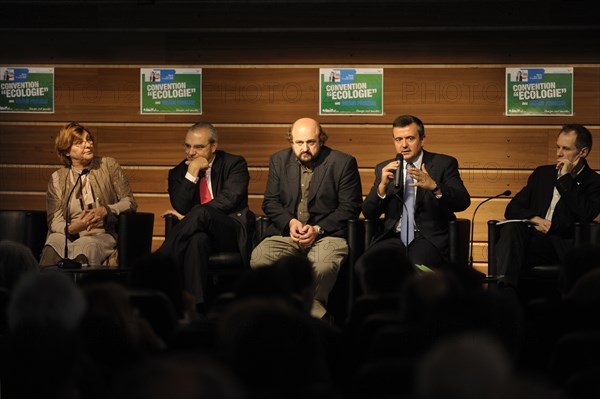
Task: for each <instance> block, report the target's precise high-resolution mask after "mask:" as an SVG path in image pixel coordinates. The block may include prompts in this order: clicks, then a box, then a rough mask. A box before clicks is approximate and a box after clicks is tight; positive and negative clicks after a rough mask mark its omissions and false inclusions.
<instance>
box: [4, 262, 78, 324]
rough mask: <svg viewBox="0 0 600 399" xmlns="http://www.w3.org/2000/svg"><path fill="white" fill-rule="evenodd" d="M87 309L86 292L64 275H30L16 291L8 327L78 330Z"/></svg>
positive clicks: (24, 278)
mask: <svg viewBox="0 0 600 399" xmlns="http://www.w3.org/2000/svg"><path fill="white" fill-rule="evenodd" d="M85 308H86V303H85V297H84V295H83V293H82V292H81V290H80V289H79V287H77V286H76V285H75V283H74V282H73V280H72V279H70V278H69V277H68V276H67V275H65V274H64V273H61V272H55V271H46V272H41V273H29V274H27V275H25V276H23V277H22V278H21V280H20V281H19V282H18V283H17V285H16V286H15V288H14V291H13V293H12V299H11V301H10V303H9V305H8V325H9V328H10V330H11V331H12V332H15V331H18V330H19V329H27V328H39V329H57V330H60V331H74V330H76V329H77V328H78V327H79V324H80V322H81V319H82V317H83V315H84V312H85Z"/></svg>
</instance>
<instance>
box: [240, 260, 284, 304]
mask: <svg viewBox="0 0 600 399" xmlns="http://www.w3.org/2000/svg"><path fill="white" fill-rule="evenodd" d="M233 291H234V293H235V297H236V299H244V298H284V299H286V300H289V299H291V298H292V282H291V279H290V276H289V274H288V272H287V271H285V270H284V269H283V268H279V267H272V266H266V267H259V268H256V269H251V270H248V271H246V273H244V274H243V275H241V276H240V277H239V278H238V280H237V281H236V282H235V284H234V287H233Z"/></svg>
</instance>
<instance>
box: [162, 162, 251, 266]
mask: <svg viewBox="0 0 600 399" xmlns="http://www.w3.org/2000/svg"><path fill="white" fill-rule="evenodd" d="M187 168H188V166H187V165H186V164H185V160H184V161H182V162H181V163H180V164H179V165H177V166H176V167H174V168H173V169H171V170H170V171H169V199H170V200H171V205H172V206H173V208H174V209H175V210H176V211H177V212H179V213H181V214H183V215H185V214H187V213H188V212H189V211H190V210H191V209H192V207H194V206H199V204H200V192H199V189H198V184H194V183H192V182H191V181H189V180H188V179H186V178H185V175H186V173H187ZM249 182H250V174H249V173H248V165H247V163H246V160H245V159H244V158H243V157H241V156H239V155H233V154H229V153H227V152H224V151H220V150H217V151H216V152H215V159H214V162H213V164H212V168H211V172H210V185H211V186H212V192H213V200H212V201H210V202H209V203H207V204H205V205H203V206H210V207H213V208H216V209H218V210H220V211H222V212H223V213H225V214H227V215H229V216H230V217H231V218H233V219H234V220H235V221H237V222H239V225H240V229H239V231H238V247H239V248H240V253H241V254H242V256H243V257H244V259H248V256H249V251H250V249H251V247H250V246H251V245H252V242H251V239H250V237H251V234H252V233H253V231H254V224H255V222H256V217H255V216H254V214H253V213H252V212H251V211H250V209H249V208H248V183H249Z"/></svg>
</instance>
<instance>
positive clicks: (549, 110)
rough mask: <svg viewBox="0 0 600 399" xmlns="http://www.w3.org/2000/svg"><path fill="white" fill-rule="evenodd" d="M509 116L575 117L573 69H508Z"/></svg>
mask: <svg viewBox="0 0 600 399" xmlns="http://www.w3.org/2000/svg"><path fill="white" fill-rule="evenodd" d="M506 115H507V116H517V115H518V116H553V115H573V68H567V67H563V68H540V67H538V68H506Z"/></svg>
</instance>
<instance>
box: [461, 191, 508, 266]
mask: <svg viewBox="0 0 600 399" xmlns="http://www.w3.org/2000/svg"><path fill="white" fill-rule="evenodd" d="M511 194H512V192H511V191H510V190H506V191H504V192H503V193H500V194H497V195H494V196H493V197H489V198H486V199H485V200H484V201H482V202H481V203H480V204H479V205H477V207H476V208H475V211H474V212H473V217H472V218H471V250H470V255H469V266H470V267H471V268H473V233H474V231H475V224H474V223H475V214H476V213H477V210H478V209H479V207H480V206H481V205H483V204H485V203H486V202H488V201H491V200H493V199H494V198H498V197H502V196H506V197H508V196H509V195H511Z"/></svg>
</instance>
